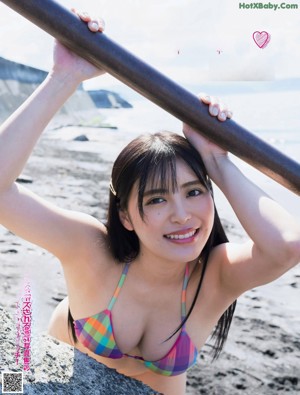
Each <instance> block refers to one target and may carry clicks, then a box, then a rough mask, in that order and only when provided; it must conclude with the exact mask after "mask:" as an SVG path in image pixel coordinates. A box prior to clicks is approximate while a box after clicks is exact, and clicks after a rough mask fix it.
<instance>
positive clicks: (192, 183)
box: [180, 180, 203, 188]
mask: <svg viewBox="0 0 300 395" xmlns="http://www.w3.org/2000/svg"><path fill="white" fill-rule="evenodd" d="M195 185H203V184H202V183H201V181H200V180H193V181H188V182H185V183H184V184H182V185H180V187H181V188H186V187H191V186H195Z"/></svg>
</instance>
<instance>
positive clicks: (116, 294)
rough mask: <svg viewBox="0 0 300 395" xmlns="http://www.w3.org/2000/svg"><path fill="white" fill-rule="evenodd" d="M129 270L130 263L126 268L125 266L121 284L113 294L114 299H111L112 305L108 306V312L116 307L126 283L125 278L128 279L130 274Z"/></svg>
mask: <svg viewBox="0 0 300 395" xmlns="http://www.w3.org/2000/svg"><path fill="white" fill-rule="evenodd" d="M128 268H129V263H126V264H125V266H124V269H123V272H122V275H121V278H120V280H119V283H118V285H117V288H116V290H115V292H114V294H113V297H112V298H111V300H110V303H109V305H108V308H107V309H108V310H112V308H113V307H114V304H115V303H116V300H117V298H118V296H119V293H120V291H121V288H122V287H123V284H124V281H125V278H126V275H127V272H128Z"/></svg>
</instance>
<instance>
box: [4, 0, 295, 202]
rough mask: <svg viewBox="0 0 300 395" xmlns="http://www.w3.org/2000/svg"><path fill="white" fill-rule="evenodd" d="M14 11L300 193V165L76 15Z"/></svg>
mask: <svg viewBox="0 0 300 395" xmlns="http://www.w3.org/2000/svg"><path fill="white" fill-rule="evenodd" d="M2 2H3V3H5V4H6V5H8V6H9V7H10V8H12V9H13V10H15V11H16V12H18V13H19V14H21V15H23V16H24V17H25V18H27V19H29V20H30V21H31V22H33V23H34V24H36V25H37V26H39V27H40V28H41V29H43V30H45V31H46V32H48V33H49V34H50V35H52V36H53V37H55V38H56V39H58V40H59V41H60V42H62V43H63V44H64V45H65V46H66V47H68V48H70V49H71V50H72V51H74V52H75V53H77V54H78V55H80V56H82V57H83V58H85V59H87V60H88V61H90V62H91V63H93V64H94V65H95V66H97V67H100V68H103V69H105V70H106V71H107V72H109V73H110V74H111V75H113V76H114V77H116V78H117V79H119V80H120V81H122V82H124V83H125V84H126V85H128V86H130V87H131V88H132V89H134V90H136V91H137V92H139V93H140V94H142V95H143V96H145V97H146V98H147V99H149V100H151V101H152V102H154V103H155V104H157V105H158V106H160V107H162V108H163V109H165V110H166V111H168V112H169V113H171V114H172V115H174V116H175V117H177V118H178V119H180V120H181V121H183V122H185V123H187V124H189V125H190V126H192V127H193V128H195V129H196V130H197V131H199V133H201V134H202V135H203V136H205V137H207V138H208V139H209V140H211V141H212V142H214V143H216V144H218V145H219V146H221V147H222V148H224V149H226V150H228V151H229V152H231V153H233V154H234V155H236V156H237V157H239V158H241V159H243V160H244V161H245V162H247V163H249V164H250V165H252V166H254V167H255V168H257V169H258V170H260V171H261V172H262V173H264V174H266V175H267V176H269V177H271V178H272V179H274V180H275V181H277V182H278V183H280V184H281V185H283V186H284V187H286V188H288V189H290V190H291V191H293V192H294V193H296V194H298V195H300V164H299V163H297V162H296V161H294V160H292V159H290V158H288V157H287V156H286V155H284V154H283V153H281V152H280V151H278V150H277V149H275V148H274V147H272V146H271V145H269V144H267V143H266V142H264V141H263V140H261V139H259V138H258V137H256V136H255V135H254V134H252V133H250V132H249V131H248V130H246V129H245V128H243V127H242V126H240V125H238V124H237V123H236V122H234V121H233V120H227V121H226V122H220V121H218V120H217V119H216V118H213V117H211V116H210V115H209V114H208V111H207V107H206V105H204V104H202V103H200V102H199V99H198V98H197V97H196V96H195V95H193V94H191V93H190V92H188V91H187V90H185V89H184V88H182V87H181V86H179V85H178V84H176V83H175V82H174V81H172V80H170V79H169V78H167V77H166V76H164V75H163V74H161V73H160V72H159V71H157V70H155V69H154V68H153V67H151V66H149V65H147V64H146V63H145V62H143V61H142V60H140V59H138V58H137V57H136V56H134V55H132V54H131V53H130V52H128V51H127V50H125V49H124V48H122V47H120V46H119V45H118V44H116V43H115V42H113V41H112V40H111V39H109V38H108V37H107V36H106V35H105V34H103V33H96V34H95V33H92V32H90V31H89V29H88V28H87V26H86V24H85V23H83V22H82V21H80V20H79V18H78V17H77V16H76V15H74V14H73V13H72V12H71V11H69V10H68V9H66V8H64V7H63V6H62V5H60V4H59V3H57V2H55V1H53V0H22V1H20V0H2Z"/></svg>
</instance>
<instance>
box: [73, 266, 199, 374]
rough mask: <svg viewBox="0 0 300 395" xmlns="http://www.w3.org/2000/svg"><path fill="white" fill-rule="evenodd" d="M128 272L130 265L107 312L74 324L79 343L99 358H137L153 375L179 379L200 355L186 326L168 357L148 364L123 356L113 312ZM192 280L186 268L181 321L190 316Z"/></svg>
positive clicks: (125, 270)
mask: <svg viewBox="0 0 300 395" xmlns="http://www.w3.org/2000/svg"><path fill="white" fill-rule="evenodd" d="M128 268H129V264H126V265H125V267H124V270H123V273H122V276H121V278H120V281H119V283H118V286H117V288H116V290H115V293H114V295H113V297H112V299H111V301H110V304H109V306H108V308H107V309H106V310H104V311H102V312H100V313H98V314H95V315H93V316H91V317H88V318H83V319H80V320H76V321H74V326H75V332H76V336H77V338H78V340H79V341H80V342H81V343H82V344H83V345H84V346H85V347H87V348H88V349H89V350H91V351H92V352H94V353H95V354H97V355H101V356H103V357H107V358H113V359H118V358H122V357H123V356H127V357H130V358H135V359H138V360H140V361H142V362H143V363H144V364H145V366H146V367H147V368H148V369H150V370H151V371H153V372H155V373H159V374H162V375H164V376H176V375H178V374H181V373H184V372H185V371H186V370H187V369H188V368H189V367H191V366H192V365H193V364H194V363H195V362H196V359H197V355H198V352H197V349H196V347H195V346H194V345H193V343H192V341H191V339H190V337H189V335H188V334H187V332H186V330H185V326H183V327H182V329H181V332H180V334H179V336H178V338H177V340H176V342H175V343H174V345H173V347H172V348H171V350H170V351H169V352H168V353H167V355H166V356H165V357H163V358H161V359H160V360H158V361H152V362H151V361H145V360H144V359H143V358H142V357H139V356H133V355H128V354H123V353H122V352H121V351H120V349H119V348H118V346H117V344H116V341H115V338H114V334H113V328H112V317H111V310H112V308H113V306H114V304H115V302H116V300H117V298H118V295H119V292H120V289H121V288H122V286H123V284H124V281H125V278H126V275H127V272H128ZM188 279H189V268H188V265H186V270H185V275H184V281H183V286H182V294H181V319H184V317H185V315H186V288H187V284H188Z"/></svg>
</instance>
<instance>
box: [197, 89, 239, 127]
mask: <svg viewBox="0 0 300 395" xmlns="http://www.w3.org/2000/svg"><path fill="white" fill-rule="evenodd" d="M199 97H200V100H201V101H202V102H203V103H205V104H207V105H208V111H209V113H210V115H212V116H213V117H217V118H218V120H219V121H221V122H223V121H226V119H227V118H229V119H230V118H232V111H230V110H228V108H227V106H226V105H225V104H224V103H220V102H219V99H218V98H217V97H214V96H210V95H207V94H205V93H201V94H200V95H199Z"/></svg>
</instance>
